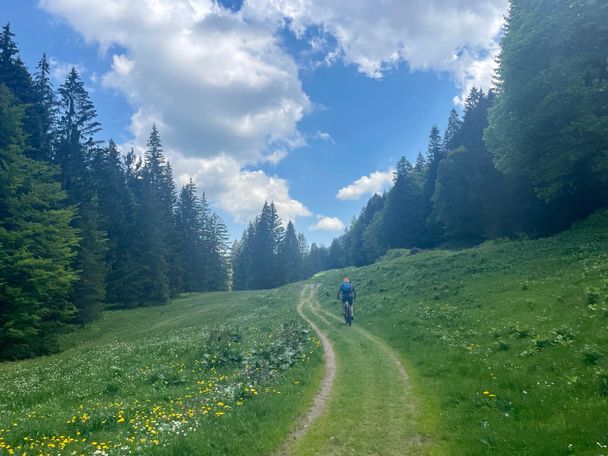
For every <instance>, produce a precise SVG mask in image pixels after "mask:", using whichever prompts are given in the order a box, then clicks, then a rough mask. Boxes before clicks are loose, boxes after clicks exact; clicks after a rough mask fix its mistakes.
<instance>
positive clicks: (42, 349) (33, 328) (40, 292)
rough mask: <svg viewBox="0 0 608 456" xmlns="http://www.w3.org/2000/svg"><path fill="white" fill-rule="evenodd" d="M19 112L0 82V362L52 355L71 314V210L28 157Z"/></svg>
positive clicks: (50, 177)
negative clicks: (57, 338) (55, 336)
mask: <svg viewBox="0 0 608 456" xmlns="http://www.w3.org/2000/svg"><path fill="white" fill-rule="evenodd" d="M24 111H25V107H24V106H22V105H21V106H19V105H17V100H16V99H15V97H14V96H13V95H12V94H11V93H10V91H9V89H8V88H7V87H6V86H5V85H3V84H0V359H15V358H23V357H27V356H33V355H37V354H42V353H48V352H50V351H53V349H54V340H53V336H54V334H55V333H56V332H57V331H58V330H59V329H60V328H61V326H62V325H63V324H65V323H66V322H67V321H68V320H69V319H70V318H71V317H72V315H73V314H74V311H75V310H74V307H73V305H72V304H71V303H70V302H69V300H68V296H69V292H70V289H71V287H72V286H73V284H74V282H75V280H76V279H77V275H76V273H75V272H74V270H73V269H72V267H71V263H72V260H73V258H74V250H75V248H76V245H77V242H78V238H77V232H76V230H75V229H74V228H72V227H71V226H70V222H71V221H72V219H73V217H74V208H73V207H68V206H66V204H65V200H66V194H65V193H64V192H63V191H62V190H61V187H60V185H59V183H58V182H57V180H56V170H55V169H52V168H50V167H49V166H48V165H46V164H44V163H42V162H38V161H34V160H31V159H29V158H27V157H26V156H25V153H24V148H25V144H26V143H25V139H24V134H23V129H22V127H23V120H22V119H23V117H24Z"/></svg>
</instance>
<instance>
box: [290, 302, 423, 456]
mask: <svg viewBox="0 0 608 456" xmlns="http://www.w3.org/2000/svg"><path fill="white" fill-rule="evenodd" d="M304 311H305V313H306V315H307V316H308V317H309V318H311V319H313V320H314V321H315V322H316V323H317V325H318V326H319V328H320V329H321V330H322V331H323V332H324V333H325V334H327V336H328V337H329V339H330V340H331V343H332V346H333V348H334V351H335V354H336V362H337V369H336V378H335V383H334V387H333V391H332V395H331V397H330V399H329V401H328V403H327V409H326V412H325V413H324V414H323V415H322V416H321V417H320V418H319V419H318V420H317V421H316V422H315V423H313V425H312V426H311V428H310V430H309V432H308V433H307V434H306V435H305V436H304V437H303V438H302V439H300V440H299V441H297V442H296V443H295V445H293V448H292V449H291V450H292V453H291V454H293V455H294V456H310V455H320V456H321V455H322V456H329V455H343V454H352V455H383V456H390V455H422V454H427V453H428V451H429V445H430V444H433V442H432V441H431V439H429V438H428V435H425V434H424V429H423V427H422V426H421V423H420V422H419V421H418V419H417V417H418V410H417V409H418V405H419V404H418V401H417V400H416V396H415V394H414V392H413V390H412V388H411V383H410V381H409V380H408V379H407V378H404V377H403V376H402V374H400V372H399V369H398V367H397V365H396V363H395V358H393V353H392V352H391V350H390V349H388V348H387V347H386V346H385V345H383V344H382V343H381V342H378V341H375V340H370V338H369V337H367V335H366V333H365V332H364V331H362V330H361V329H360V328H358V327H357V325H356V322H357V320H358V316H357V317H356V318H355V325H354V326H353V327H347V326H345V325H344V322H343V320H342V319H341V318H339V317H338V315H339V313H340V305H339V304H338V302H337V301H335V302H333V306H332V308H331V309H321V308H319V306H318V303H312V305H308V306H307V307H304Z"/></svg>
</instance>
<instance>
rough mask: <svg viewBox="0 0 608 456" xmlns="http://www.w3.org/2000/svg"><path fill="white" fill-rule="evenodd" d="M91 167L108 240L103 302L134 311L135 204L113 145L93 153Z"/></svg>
mask: <svg viewBox="0 0 608 456" xmlns="http://www.w3.org/2000/svg"><path fill="white" fill-rule="evenodd" d="M91 166H92V175H93V181H94V183H95V184H94V185H95V188H96V193H97V208H98V212H99V215H100V224H101V227H102V229H103V231H105V232H106V233H107V238H108V242H107V246H108V251H107V254H106V260H105V261H106V264H107V268H108V274H107V277H106V288H107V295H106V300H107V302H108V303H110V304H112V305H114V306H116V307H133V306H135V305H137V297H136V296H135V295H134V293H133V290H132V288H131V286H132V283H133V281H135V280H136V279H137V276H138V275H139V274H140V269H139V265H138V260H137V258H136V257H135V253H134V252H133V245H134V241H135V239H134V238H133V230H134V224H135V219H134V216H135V201H134V197H133V193H132V191H131V189H130V188H129V185H128V183H127V171H126V168H125V166H124V165H123V162H122V159H121V157H120V152H119V151H118V148H117V146H116V144H115V143H114V141H112V140H110V142H109V144H108V146H107V147H105V148H99V149H98V150H97V151H96V153H95V154H94V158H93V161H92V164H91Z"/></svg>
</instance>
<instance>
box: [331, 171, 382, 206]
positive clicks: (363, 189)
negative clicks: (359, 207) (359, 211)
mask: <svg viewBox="0 0 608 456" xmlns="http://www.w3.org/2000/svg"><path fill="white" fill-rule="evenodd" d="M392 182H393V170H389V171H385V172H382V171H375V172H373V173H371V174H370V175H369V176H361V177H360V178H359V179H357V180H356V181H355V182H353V183H352V184H350V185H347V186H346V187H342V188H341V189H340V190H338V194H337V195H336V198H338V199H341V200H357V199H359V198H361V197H362V196H363V195H368V194H372V193H382V191H384V190H385V189H387V188H388V187H389V185H390V184H391V183H392Z"/></svg>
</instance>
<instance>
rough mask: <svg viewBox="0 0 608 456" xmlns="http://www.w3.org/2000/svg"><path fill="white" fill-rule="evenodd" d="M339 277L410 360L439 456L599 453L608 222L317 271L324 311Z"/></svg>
mask: <svg viewBox="0 0 608 456" xmlns="http://www.w3.org/2000/svg"><path fill="white" fill-rule="evenodd" d="M344 274H347V275H349V276H350V277H352V278H353V280H354V283H355V284H356V286H357V292H358V295H359V302H358V306H357V319H356V321H355V323H356V324H357V325H362V326H363V327H365V328H366V329H367V330H369V331H370V332H372V333H373V334H375V335H376V336H378V337H381V338H383V339H384V340H386V341H387V342H388V343H389V344H390V346H392V347H393V348H395V349H396V350H397V351H398V352H399V353H400V354H401V355H402V356H403V357H404V358H405V359H406V360H408V362H410V363H411V367H412V368H413V370H410V375H412V376H413V380H414V382H415V387H416V388H417V390H418V392H419V394H420V395H421V401H422V402H423V404H424V403H426V406H423V407H421V411H422V413H423V414H424V411H425V410H426V413H427V416H426V417H425V416H422V420H423V422H424V420H426V421H427V422H428V423H430V427H429V429H431V428H434V427H435V425H438V430H437V432H438V434H437V435H434V436H433V437H434V440H435V442H436V443H437V444H438V446H437V450H436V452H437V453H448V454H493V455H494V454H518V455H525V454H552V455H558V454H601V453H602V452H603V453H605V452H606V450H602V448H605V447H603V445H608V429H607V428H606V412H607V410H608V407H607V406H608V398H607V395H608V353H607V352H608V213H603V214H598V215H596V216H594V217H592V218H590V219H589V220H587V221H585V222H584V223H581V224H579V225H577V226H576V227H575V228H573V229H571V230H570V231H567V232H564V233H562V234H559V235H557V236H555V237H552V238H548V239H541V240H532V241H518V242H510V241H497V242H488V243H486V244H483V245H482V246H480V247H478V248H474V249H469V250H463V251H432V252H426V253H421V254H417V255H409V253H407V252H404V251H394V252H390V253H389V255H387V257H386V258H384V259H383V260H382V261H380V262H378V263H376V264H374V265H371V266H369V267H365V268H360V269H348V270H346V271H344V270H342V271H330V272H327V273H325V274H321V275H320V277H318V278H317V280H320V281H321V282H322V288H321V290H322V291H321V293H320V296H321V305H322V306H323V307H324V308H326V309H332V310H335V306H336V304H335V290H336V289H337V287H338V282H339V280H340V279H341V277H342V276H343V275H344ZM436 410H440V411H441V412H440V416H433V414H434V413H435V412H434V411H436ZM442 442H443V444H442Z"/></svg>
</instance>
